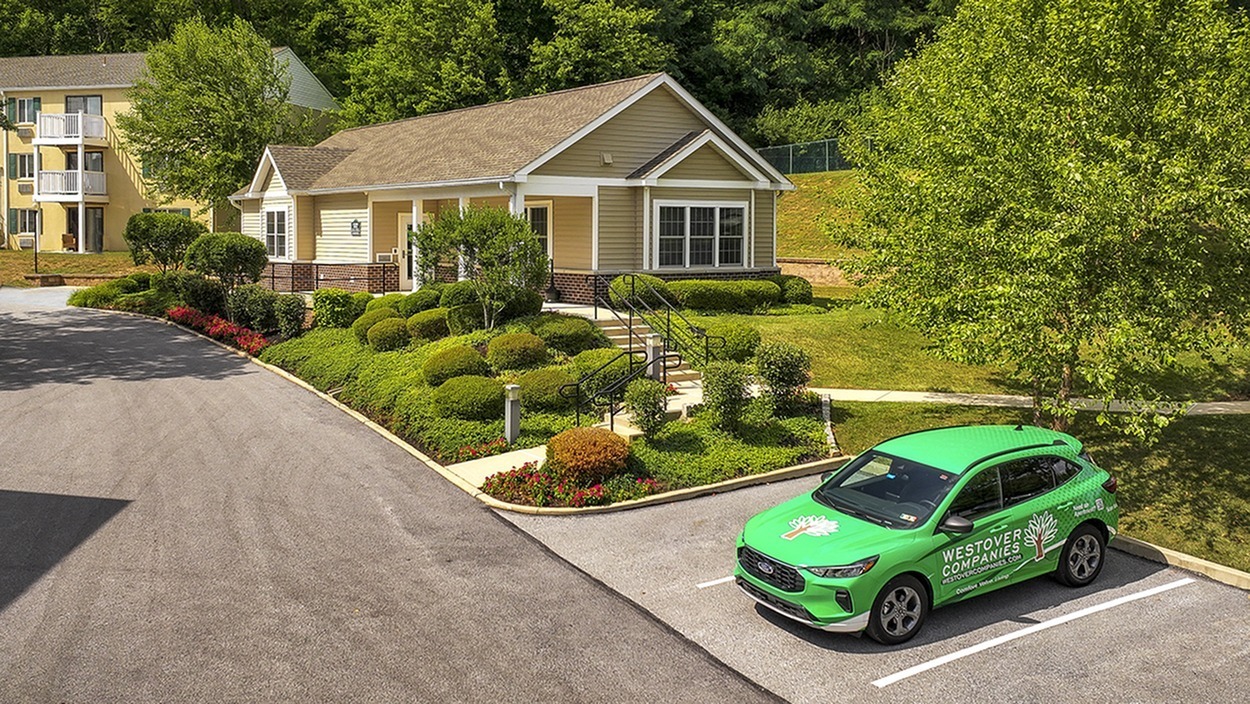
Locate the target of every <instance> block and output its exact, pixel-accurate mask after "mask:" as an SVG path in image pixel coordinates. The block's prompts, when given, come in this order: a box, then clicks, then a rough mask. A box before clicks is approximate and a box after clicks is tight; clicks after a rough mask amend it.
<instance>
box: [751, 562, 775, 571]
mask: <svg viewBox="0 0 1250 704" xmlns="http://www.w3.org/2000/svg"><path fill="white" fill-rule="evenodd" d="M755 566H756V567H758V568H760V572H763V573H764V574H772V573H773V566H772V565H770V564H768V563H767V562H764V561H762V560H761V561H760V562H757V563H755Z"/></svg>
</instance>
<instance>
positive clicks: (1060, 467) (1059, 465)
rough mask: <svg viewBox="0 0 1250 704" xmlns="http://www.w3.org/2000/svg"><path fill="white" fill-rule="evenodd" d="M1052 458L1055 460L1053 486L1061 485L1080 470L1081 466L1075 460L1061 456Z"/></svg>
mask: <svg viewBox="0 0 1250 704" xmlns="http://www.w3.org/2000/svg"><path fill="white" fill-rule="evenodd" d="M1053 459H1054V461H1055V464H1054V469H1055V486H1061V485H1062V484H1063V483H1064V482H1066V481H1068V480H1069V479H1071V478H1072V477H1075V476H1076V475H1078V474H1080V473H1081V471H1082V467H1081V466H1080V465H1078V464H1077V463H1075V462H1071V461H1069V460H1065V459H1064V458H1062V457H1055V458H1053Z"/></svg>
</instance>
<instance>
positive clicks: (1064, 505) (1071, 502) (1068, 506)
mask: <svg viewBox="0 0 1250 704" xmlns="http://www.w3.org/2000/svg"><path fill="white" fill-rule="evenodd" d="M1074 503H1076V502H1075V501H1069V502H1067V503H1066V504H1059V505H1058V506H1056V507H1055V510H1056V511H1062V510H1064V509H1065V508H1072V504H1074Z"/></svg>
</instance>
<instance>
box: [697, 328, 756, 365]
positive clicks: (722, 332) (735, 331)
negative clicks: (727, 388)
mask: <svg viewBox="0 0 1250 704" xmlns="http://www.w3.org/2000/svg"><path fill="white" fill-rule="evenodd" d="M706 332H707V336H708V337H712V338H716V337H719V338H723V339H724V340H725V342H724V346H722V347H716V345H718V344H720V340H712V341H711V342H710V344H711V345H712V354H713V355H714V356H715V357H716V358H717V359H721V360H730V361H733V362H745V361H747V360H749V359H751V358H752V357H754V356H755V348H757V347H759V346H760V331H759V330H756V329H755V328H753V327H751V326H750V325H743V324H741V323H716V324H714V325H709V326H708V328H707V331H706Z"/></svg>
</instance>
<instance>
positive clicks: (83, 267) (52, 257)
mask: <svg viewBox="0 0 1250 704" xmlns="http://www.w3.org/2000/svg"><path fill="white" fill-rule="evenodd" d="M34 271H35V253H34V252H30V251H21V252H16V251H13V250H8V249H4V250H0V285H3V286H29V285H30V284H29V283H28V282H27V281H26V279H25V278H23V277H24V276H25V275H26V274H33V273H34ZM136 271H148V272H155V271H156V268H155V267H151V266H135V263H134V260H132V259H131V258H130V252H101V253H100V254H67V253H65V252H40V253H39V273H41V274H114V275H117V276H125V275H126V274H133V273H134V272H136Z"/></svg>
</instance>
